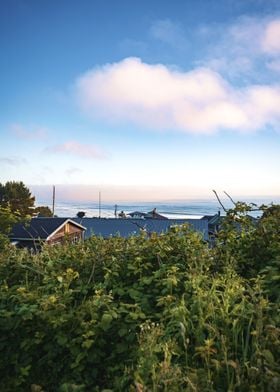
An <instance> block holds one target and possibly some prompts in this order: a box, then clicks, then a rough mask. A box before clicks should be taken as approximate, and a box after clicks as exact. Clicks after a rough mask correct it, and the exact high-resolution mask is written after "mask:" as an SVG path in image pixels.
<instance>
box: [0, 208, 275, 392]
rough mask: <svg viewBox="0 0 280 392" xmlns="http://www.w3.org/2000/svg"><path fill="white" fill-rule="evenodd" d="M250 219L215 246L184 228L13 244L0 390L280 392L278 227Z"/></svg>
mask: <svg viewBox="0 0 280 392" xmlns="http://www.w3.org/2000/svg"><path fill="white" fill-rule="evenodd" d="M241 215H242V214H241ZM238 216H239V218H238V219H237V217H238ZM243 218H244V217H243ZM243 218H242V217H241V218H240V213H238V214H237V212H236V211H233V212H232V214H231V215H230V214H229V217H228V219H227V220H226V221H225V223H224V228H223V230H222V231H221V234H220V236H219V237H218V238H217V241H216V246H215V247H214V248H213V249H210V248H209V247H208V245H207V244H205V243H203V241H202V239H201V238H200V236H199V235H198V234H196V233H193V232H191V231H189V230H188V228H181V229H179V228H174V229H173V230H172V231H171V232H170V233H168V234H166V235H161V236H158V235H151V236H149V237H147V236H146V235H145V234H143V235H142V236H139V237H133V238H130V239H123V238H112V239H109V240H103V239H102V238H96V237H93V238H92V239H91V240H89V241H86V242H85V243H81V244H77V245H74V246H73V245H67V244H66V245H63V246H57V247H46V248H45V249H43V251H42V253H40V254H37V255H32V256H31V255H30V254H29V253H28V252H27V251H22V250H21V251H19V250H16V249H11V248H6V250H4V251H3V252H2V253H1V256H0V258H1V262H0V277H1V305H0V306H1V307H0V316H1V318H0V350H1V357H0V376H1V377H0V390H1V391H7V392H8V391H102V390H104V391H105V390H106V391H108V390H113V391H138V392H140V391H143V392H144V391H180V390H182V391H248V390H250V391H254V390H255V391H278V390H279V388H280V370H279V362H277V360H278V359H279V357H280V329H279V313H278V307H279V302H278V300H279V290H277V288H279V286H278V283H279V253H280V252H279V236H278V237H277V236H275V235H274V234H275V230H276V229H277V230H279V223H280V222H279V220H278V218H277V219H276V218H275V213H273V214H272V216H271V215H269V214H268V215H267V216H266V217H264V218H263V220H261V221H260V222H259V223H258V224H256V223H255V222H251V223H250V222H249V221H247V218H246V219H245V218H244V219H245V221H244V222H243V220H244V219H243ZM242 219H243V220H242ZM268 221H269V222H268ZM236 222H238V225H236ZM268 227H269V228H268ZM263 230H265V234H266V236H265V235H263ZM278 233H279V232H278ZM254 247H256V248H255V249H257V251H256V252H255V254H254ZM260 255H261V256H260ZM254 257H255V259H254ZM254 260H256V262H255V263H254ZM246 263H248V265H249V270H248V269H246ZM277 263H278V264H277ZM277 276H278V280H277ZM270 283H271V284H270Z"/></svg>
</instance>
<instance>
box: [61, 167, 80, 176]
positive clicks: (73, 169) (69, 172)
mask: <svg viewBox="0 0 280 392" xmlns="http://www.w3.org/2000/svg"><path fill="white" fill-rule="evenodd" d="M82 172H83V171H82V170H81V169H79V168H77V167H70V168H69V169H67V170H65V174H67V176H73V175H75V174H80V173H82Z"/></svg>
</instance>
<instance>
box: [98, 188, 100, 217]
mask: <svg viewBox="0 0 280 392" xmlns="http://www.w3.org/2000/svg"><path fill="white" fill-rule="evenodd" d="M98 204H99V218H101V192H100V191H99V203H98Z"/></svg>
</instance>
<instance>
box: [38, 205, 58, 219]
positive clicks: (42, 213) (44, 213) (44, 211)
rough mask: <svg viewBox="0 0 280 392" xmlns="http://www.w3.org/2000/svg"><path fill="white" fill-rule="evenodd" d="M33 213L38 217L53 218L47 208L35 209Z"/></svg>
mask: <svg viewBox="0 0 280 392" xmlns="http://www.w3.org/2000/svg"><path fill="white" fill-rule="evenodd" d="M34 212H35V213H37V214H38V216H39V217H52V216H53V213H52V211H51V209H50V208H49V207H47V206H39V207H36V208H35V210H34Z"/></svg>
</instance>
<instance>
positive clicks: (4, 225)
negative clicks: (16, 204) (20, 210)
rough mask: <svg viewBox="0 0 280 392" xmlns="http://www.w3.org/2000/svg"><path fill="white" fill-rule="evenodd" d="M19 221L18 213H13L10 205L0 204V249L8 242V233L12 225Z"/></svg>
mask: <svg viewBox="0 0 280 392" xmlns="http://www.w3.org/2000/svg"><path fill="white" fill-rule="evenodd" d="M19 221H20V217H19V216H18V214H14V213H13V212H12V211H11V209H10V207H9V206H8V207H1V206H0V250H2V249H3V248H4V247H5V246H6V245H7V244H8V243H9V239H8V236H7V235H8V234H9V232H10V231H11V230H12V227H13V226H14V225H15V224H16V223H17V222H19Z"/></svg>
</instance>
